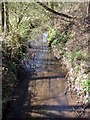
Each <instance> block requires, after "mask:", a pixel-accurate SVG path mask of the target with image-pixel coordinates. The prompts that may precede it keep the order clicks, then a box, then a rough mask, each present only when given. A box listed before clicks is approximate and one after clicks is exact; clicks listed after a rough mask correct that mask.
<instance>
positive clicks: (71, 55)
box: [48, 25, 90, 108]
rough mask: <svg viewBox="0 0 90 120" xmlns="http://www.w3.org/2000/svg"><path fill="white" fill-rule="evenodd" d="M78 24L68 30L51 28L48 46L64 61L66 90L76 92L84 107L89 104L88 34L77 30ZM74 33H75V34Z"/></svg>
mask: <svg viewBox="0 0 90 120" xmlns="http://www.w3.org/2000/svg"><path fill="white" fill-rule="evenodd" d="M75 29H76V30H77V27H76V26H74V25H73V26H72V29H68V30H66V31H62V32H61V31H60V30H57V29H52V28H50V30H49V32H48V46H49V47H51V48H52V51H53V53H54V56H55V57H56V58H57V59H59V60H60V62H61V61H62V64H64V65H65V66H66V69H67V71H68V72H67V76H66V77H67V83H68V84H67V87H66V92H67V91H71V93H73V92H74V93H76V94H77V97H78V98H79V101H77V102H79V103H81V104H82V105H84V108H85V107H87V106H88V104H89V91H90V88H89V85H90V78H89V77H88V74H89V72H90V69H89V68H88V59H89V56H88V34H87V33H85V32H84V31H78V30H77V31H75ZM73 33H74V34H73Z"/></svg>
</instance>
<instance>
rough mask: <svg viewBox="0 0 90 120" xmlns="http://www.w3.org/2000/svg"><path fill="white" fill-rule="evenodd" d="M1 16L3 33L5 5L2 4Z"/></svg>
mask: <svg viewBox="0 0 90 120" xmlns="http://www.w3.org/2000/svg"><path fill="white" fill-rule="evenodd" d="M1 15H2V32H4V20H5V18H4V3H3V2H2V8H1Z"/></svg>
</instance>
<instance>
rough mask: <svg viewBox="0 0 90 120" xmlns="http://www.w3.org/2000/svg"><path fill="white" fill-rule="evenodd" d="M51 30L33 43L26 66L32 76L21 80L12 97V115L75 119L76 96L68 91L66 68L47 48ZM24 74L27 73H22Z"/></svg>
mask: <svg viewBox="0 0 90 120" xmlns="http://www.w3.org/2000/svg"><path fill="white" fill-rule="evenodd" d="M46 38H47V33H44V34H43V37H39V36H37V37H36V38H35V39H34V40H33V41H32V42H31V48H30V49H28V56H27V58H26V59H25V60H23V67H24V68H25V70H26V72H28V75H29V77H26V78H25V79H24V78H23V79H22V81H21V82H20V83H18V85H17V87H16V89H15V93H14V96H13V100H12V107H11V111H10V113H9V114H8V117H7V119H10V118H16V119H17V118H37V117H39V118H42V120H43V119H44V118H49V119H50V118H54V119H57V118H58V119H59V118H64V119H65V118H75V117H78V116H77V114H76V113H75V111H74V110H73V107H74V108H75V109H78V108H79V107H80V105H79V104H78V105H77V104H76V102H75V101H76V96H75V95H74V96H73V98H71V96H70V93H67V94H64V92H65V87H66V84H67V82H66V81H67V80H66V79H65V75H66V72H65V71H66V70H65V67H63V66H62V65H61V63H60V62H59V61H58V60H57V59H56V58H55V57H54V55H53V53H52V51H51V49H50V48H48V47H47V39H46ZM22 76H23V75H22Z"/></svg>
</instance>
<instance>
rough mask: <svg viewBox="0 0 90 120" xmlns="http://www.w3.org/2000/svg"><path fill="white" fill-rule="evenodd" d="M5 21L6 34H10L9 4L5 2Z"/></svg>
mask: <svg viewBox="0 0 90 120" xmlns="http://www.w3.org/2000/svg"><path fill="white" fill-rule="evenodd" d="M5 17H6V19H5V21H6V33H8V32H9V10H8V2H5Z"/></svg>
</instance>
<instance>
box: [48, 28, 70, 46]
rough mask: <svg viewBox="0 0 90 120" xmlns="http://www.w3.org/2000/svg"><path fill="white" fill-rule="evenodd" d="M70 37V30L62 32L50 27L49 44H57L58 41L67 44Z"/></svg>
mask: <svg viewBox="0 0 90 120" xmlns="http://www.w3.org/2000/svg"><path fill="white" fill-rule="evenodd" d="M68 39H69V32H68V31H64V32H62V33H61V34H60V33H59V31H57V30H55V29H52V28H50V30H49V32H48V46H51V44H52V45H57V44H58V43H61V44H63V45H65V44H66V43H67V41H68Z"/></svg>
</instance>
